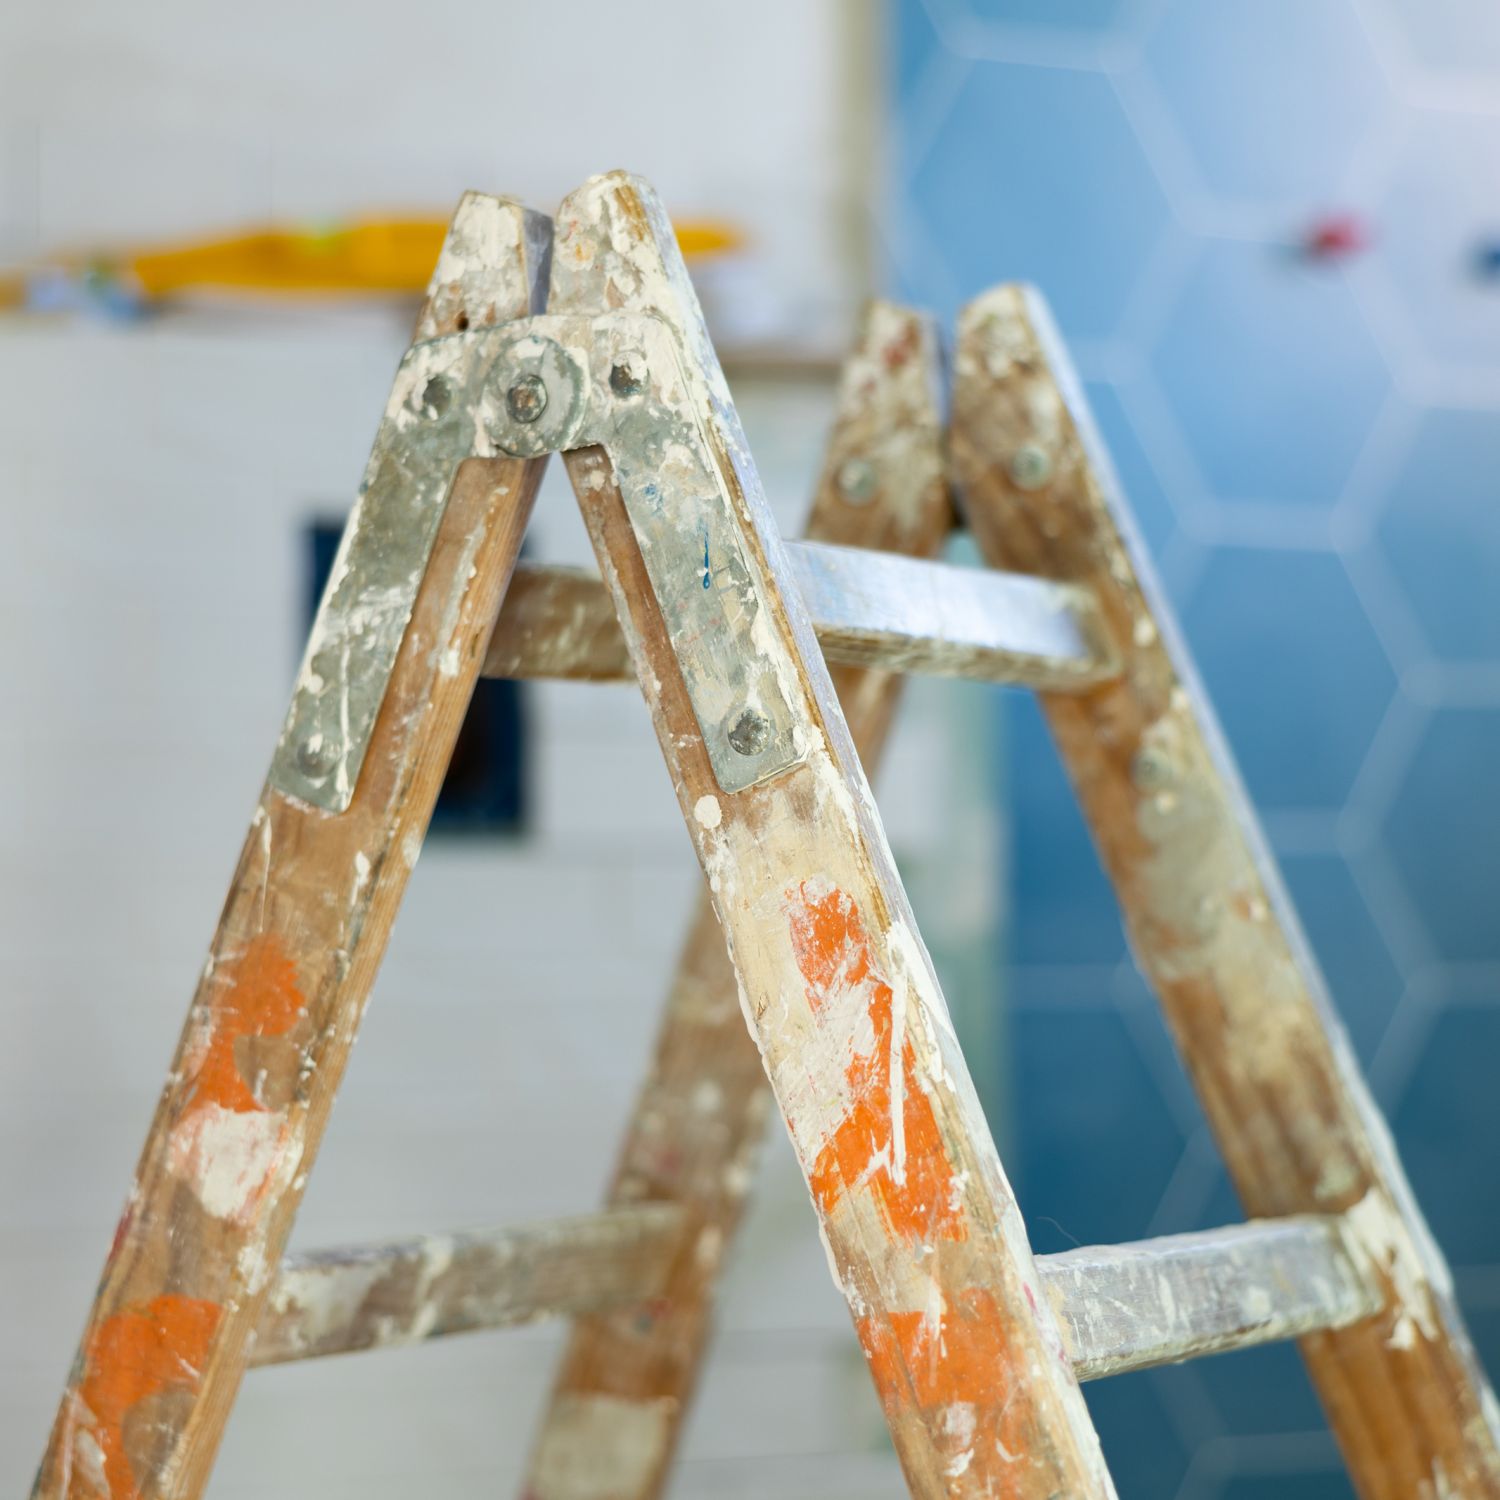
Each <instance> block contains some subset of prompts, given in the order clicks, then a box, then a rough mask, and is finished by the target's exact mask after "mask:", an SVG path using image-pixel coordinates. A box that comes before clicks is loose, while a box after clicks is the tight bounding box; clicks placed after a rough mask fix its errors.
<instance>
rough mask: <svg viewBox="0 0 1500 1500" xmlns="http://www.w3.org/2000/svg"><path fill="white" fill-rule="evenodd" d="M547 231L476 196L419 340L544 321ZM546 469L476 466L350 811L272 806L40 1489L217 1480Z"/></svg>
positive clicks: (255, 830)
mask: <svg viewBox="0 0 1500 1500" xmlns="http://www.w3.org/2000/svg"><path fill="white" fill-rule="evenodd" d="M546 229H547V226H546V223H545V221H538V220H537V219H536V218H535V216H532V215H528V214H527V213H525V211H523V210H522V209H521V208H519V207H518V206H517V205H515V204H511V203H508V202H505V201H503V200H499V199H494V198H485V197H480V196H478V195H471V196H469V197H468V198H466V199H465V200H464V202H463V203H462V204H461V205H460V207H459V210H458V212H457V214H456V216H455V218H454V221H453V225H452V228H451V229H450V231H449V235H448V238H447V241H446V242H445V245H444V249H443V252H442V256H441V258H440V260H439V263H438V266H437V269H436V271H435V273H434V278H433V285H432V288H431V291H430V294H429V299H428V303H427V305H426V307H425V309H424V312H423V315H422V319H421V322H420V324H419V336H421V337H430V336H433V335H436V334H441V333H446V332H450V331H453V330H455V329H457V328H460V327H465V326H466V327H473V328H478V327H481V326H484V325H485V324H487V323H490V322H496V321H503V320H505V319H508V318H513V317H518V316H521V315H523V314H525V313H527V312H529V311H531V310H532V309H533V308H534V306H535V298H536V295H537V292H538V290H539V284H540V280H541V278H542V276H543V275H544V267H545V259H546V257H545V253H544V252H545V246H546V243H547V241H546ZM398 384H399V381H398ZM394 399H395V396H394V395H393V400H394ZM539 478H540V465H538V464H534V463H531V464H528V463H522V462H519V461H516V460H512V459H485V460H476V461H472V462H470V463H467V464H465V465H464V466H463V467H462V469H460V471H459V473H458V476H457V479H456V481H455V483H454V485H453V488H452V491H451V494H450V496H449V499H448V502H447V506H446V510H445V513H444V517H443V521H442V524H441V527H440V529H439V531H438V534H437V538H436V542H435V544H434V547H433V550H432V553H431V556H430V559H429V561H428V564H427V568H426V571H425V574H424V576H423V578H422V581H421V584H420V588H419V590H418V593H417V598H416V603H415V607H414V609H413V612H412V615H411V620H410V624H409V625H408V627H407V629H406V631H405V635H404V638H403V640H402V644H401V648H400V653H399V656H398V658H397V661H396V665H395V669H394V672H393V674H392V676H391V679H390V683H389V687H388V689H387V692H386V695H385V698H384V702H383V706H382V708H381V710H380V713H379V716H378V718H377V720H376V722H375V727H374V732H373V735H372V737H371V740H370V744H369V750H368V753H367V755H366V757H365V760H364V766H363V770H362V773H361V775H360V777H359V780H358V783H357V785H356V786H355V787H354V789H353V800H352V802H351V804H350V806H349V808H348V811H347V812H345V813H343V814H341V815H337V816H332V815H329V814H327V813H324V812H321V811H318V810H316V809H314V808H311V807H309V806H307V805H305V804H304V803H301V802H299V801H295V800H293V799H291V798H288V797H286V796H283V795H282V794H281V793H279V792H278V791H276V790H275V789H274V788H272V786H271V785H270V784H269V783H268V784H267V787H266V789H265V791H264V792H263V794H262V796H261V801H260V805H259V807H258V808H257V810H256V813H255V816H254V818H253V820H252V823H251V828H250V832H249V836H248V838H247V840H246V843H245V847H244V852H243V853H242V855H241V856H240V861H239V865H238V868H237V869H236V871H235V875H234V880H233V883H232V885H231V887H230V891H229V897H228V900H227V901H226V903H225V906H224V911H223V915H222V917H221V919H220V923H219V930H218V933H217V934H216V936H215V938H214V941H213V944H212V947H211V950H210V954H209V959H208V963H207V965H206V966H205V968H204V971H203V976H202V979H201V981H200V983H199V986H198V992H197V995H196V997H195V999H194V1001H193V1004H192V1008H191V1010H190V1011H189V1014H188V1019H187V1024H186V1027H185V1029H184V1031H183V1035H182V1040H181V1042H180V1044H179V1047H178V1051H177V1056H176V1059H175V1061H174V1063H173V1065H172V1071H171V1073H170V1075H169V1076H168V1079H167V1084H166V1088H165V1089H164V1090H163V1092H162V1095H161V1099H160V1102H159V1104H158V1106H157V1110H156V1117H155V1119H154V1121H153V1122H152V1126H151V1131H150V1134H149V1136H148V1138H147V1141H146V1145H145V1148H144V1150H143V1152H142V1155H141V1159H140V1164H139V1166H138V1168H137V1172H136V1177H135V1182H134V1186H133V1187H132V1189H131V1192H130V1196H129V1201H128V1202H127V1204H126V1207H125V1212H124V1215H123V1217H122V1218H121V1220H120V1224H119V1228H118V1230H117V1231H116V1234H115V1241H114V1247H113V1249H112V1250H111V1252H110V1255H109V1259H108V1262H107V1264H106V1266H105V1269H104V1275H103V1279H102V1281H101V1284H100V1287H99V1292H98V1297H97V1300H96V1302H95V1304H94V1307H93V1310H92V1313H91V1315H90V1318H89V1321H88V1325H87V1327H86V1329H85V1331H84V1336H83V1341H82V1345H81V1347H80V1349H79V1352H78V1356H77V1359H76V1361H75V1364H74V1367H73V1372H72V1374H71V1376H70V1378H69V1381H68V1386H67V1390H66V1391H65V1393H64V1395H63V1399H62V1403H61V1406H60V1408H59V1411H58V1416H57V1421H56V1424H55V1426H54V1428H53V1431H52V1435H51V1438H50V1441H49V1443H48V1446H47V1451H46V1455H45V1457H44V1459H43V1461H42V1466H41V1471H40V1474H39V1475H38V1479H37V1485H36V1491H35V1493H36V1495H37V1496H39V1497H46V1500H54V1497H64V1496H74V1497H79V1500H83V1497H107V1500H165V1497H168V1496H171V1497H173V1500H186V1497H193V1496H197V1495H198V1494H200V1493H201V1491H202V1489H203V1486H204V1484H205V1483H206V1481H207V1477H208V1472H209V1468H210V1466H211V1464H212V1462H213V1458H214V1454H215V1452H216V1451H217V1448H218V1444H219V1439H220V1436H221V1434H222V1430H223V1426H224V1422H225V1420H226V1418H227V1416H228V1412H229V1407H230V1403H231V1402H232V1401H233V1399H234V1395H235V1392H236V1390H237V1388H238V1386H239V1381H240V1376H241V1373H242V1371H243V1369H244V1366H245V1361H246V1354H247V1345H248V1342H249V1339H250V1337H251V1334H252V1333H253V1331H254V1329H255V1327H256V1325H257V1323H258V1322H259V1320H260V1316H261V1309H262V1305H263V1302H264V1299H265V1295H266V1292H267V1290H268V1287H269V1283H270V1281H271V1280H272V1272H274V1270H275V1269H276V1267H277V1266H278V1265H279V1264H280V1261H281V1254H282V1249H283V1246H284V1243H285V1240H286V1236H287V1232H288V1230H289V1228H290V1225H291V1221H292V1217H293V1215H294V1213H295V1211H296V1207H297V1204H298V1202H299V1200H300V1198H301V1193H302V1188H303V1184H304V1182H305V1181H306V1178H307V1173H308V1170H309V1169H310V1167H311V1165H312V1161H313V1157H314V1155H315V1153H316V1150H317V1146H318V1143H319V1140H320V1139H321V1136H322V1133H323V1128H324V1125H325V1123H326V1121H327V1117H328V1112H329V1110H330V1108H331V1106H332V1103H333V1097H334V1093H335V1091H336V1089H337V1087H338V1083H339V1079H340V1078H341V1076H342V1074H343V1069H344V1064H345V1062H346V1061H347V1058H348V1055H349V1049H350V1047H351V1046H352V1044H353V1041H354V1034H355V1030H356V1028H357V1026H358V1023H359V1018H360V1014H361V1012H362V1010H363V1007H364V1002H365V999H366V997H367V995H368V993H369V989H370V985H371V983H372V982H373V979H374V975H375V970H376V968H377V966H378V964H379V961H380V958H381V954H382V952H383V950H384V947H385V941H386V937H387V935H388V933H389V931H390V926H391V922H392V919H393V918H394V915H395V911H396V907H397V904H398V903H399V901H400V898H401V893H402V891H403V889H404V887H405V884H406V879H407V875H408V873H409V871H410V869H411V866H412V865H413V864H414V863H415V860H416V856H417V852H418V850H419V849H420V847H421V842H422V837H423V834H424V832H425V830H426V826H427V821H428V818H429V816H430V814H431V810H432V805H433V803H434V801H435V799H436V797H437V791H438V787H439V785H440V783H441V780H442V776H443V772H444V770H445V768H446V766H447V763H448V759H449V755H450V753H451V750H452V745H453V742H454V739H455V737H456V736H457V733H458V729H459V725H460V723H461V721H462V719H463V715H464V712H465V709H466V707H467V705H468V701H469V697H470V695H471V693H472V690H473V685H474V681H475V679H476V677H477V675H478V671H479V664H480V662H481V660H482V659H483V655H484V648H485V646H486V644H487V640H488V636H489V633H490V629H491V627H492V625H493V622H494V619H495V616H496V614H497V612H498V609H499V605H500V600H501V597H502V596H503V594H504V592H505V585H506V581H507V580H508V578H509V576H510V572H511V569H512V567H513V566H514V563H515V558H516V554H517V551H518V550H519V547H520V542H521V536H522V533H523V531H524V529H525V525H526V520H527V517H528V515H529V513H530V509H531V503H532V499H533V495H534V492H535V487H536V482H537V480H538V479H539Z"/></svg>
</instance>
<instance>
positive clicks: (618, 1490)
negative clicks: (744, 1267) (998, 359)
mask: <svg viewBox="0 0 1500 1500" xmlns="http://www.w3.org/2000/svg"><path fill="white" fill-rule="evenodd" d="M939 359H940V355H939V349H938V342H937V334H936V330H935V329H934V328H933V327H932V326H931V324H930V323H929V322H928V321H927V320H926V319H925V318H924V317H922V316H921V315H919V314H916V313H913V312H911V311H909V310H906V309H903V308H899V307H896V306H895V305H893V304H891V303H886V302H876V303H873V304H871V305H870V307H869V308H868V309H867V310H866V313H865V316H864V319H863V322H862V326H861V330H860V335H859V339H858V341H857V344H856V347H855V350H854V352H853V353H852V354H851V356H850V357H849V359H848V360H847V361H846V362H845V364H844V366H843V368H842V371H841V376H840V383H839V394H838V400H837V408H836V415H835V419H834V425H833V430H832V432H831V434H830V439H829V444H828V449H827V453H826V455H825V458H824V462H823V466H822V471H821V476H820V479H819V481H818V484H817V488H816V490H815V497H814V500H813V504H812V509H811V513H810V515H809V518H808V523H807V528H806V531H807V535H808V536H809V537H813V538H815V539H817V540H820V541H826V542H844V543H849V544H851V545H853V544H858V545H860V546H862V547H871V548H886V549H890V550H892V551H895V550H898V549H899V550H900V551H902V552H907V553H911V554H913V555H916V556H922V557H927V556H932V555H934V554H935V553H936V552H937V551H938V550H939V549H940V547H941V546H942V543H943V540H944V538H945V537H946V536H947V535H948V533H949V531H950V530H951V528H952V525H953V511H952V502H951V500H950V498H949V496H948V491H947V481H946V477H945V475H944V472H943V458H942V432H941V421H940V414H939V401H940V396H939V383H938V382H939V375H940V368H939ZM600 592H601V595H602V596H603V597H604V599H605V604H606V607H607V608H608V609H609V612H610V621H611V623H612V624H615V616H614V605H613V603H612V601H610V600H609V599H608V596H607V595H604V594H603V585H602V584H601V585H600ZM615 629H616V633H617V635H618V625H617V624H616V625H615ZM619 639H620V642H621V649H622V650H623V647H624V637H623V636H620V637H619ZM632 675H633V674H632ZM832 676H833V680H834V683H835V686H836V688H837V691H838V693H839V697H840V700H841V702H842V703H843V705H844V710H845V717H846V718H847V719H848V722H849V729H850V734H851V736H852V738H853V740H854V743H855V745H856V747H857V749H858V750H859V753H860V755H861V758H862V759H863V762H864V764H865V766H866V768H867V770H869V769H873V767H874V764H875V763H876V761H877V760H878V758H879V756H880V752H881V749H882V747H883V744H884V741H885V737H886V731H887V728H888V726H889V723H890V718H891V714H892V711H893V709H894V706H895V703H896V700H897V698H898V696H899V694H900V690H901V678H900V677H899V676H898V675H895V674H892V673H888V672H878V671H871V670H866V669H862V668H858V667H843V668H836V669H834V671H833V673H832ZM770 1104H771V1099H770V1091H769V1088H768V1086H767V1083H766V1075H765V1070H764V1069H763V1068H762V1066H761V1061H760V1054H759V1053H758V1052H757V1050H756V1047H755V1043H754V1042H753V1040H752V1039H751V1037H750V1034H749V1033H748V1032H747V1030H746V1028H745V1021H744V1017H743V1016H742V1015H741V1013H740V1004H739V999H738V996H737V994H736V987H735V976H734V970H733V968H732V967H731V965H730V961H729V957H728V954H727V953H726V951H725V947H724V935H723V932H722V931H721V929H720V927H719V922H718V918H717V917H716V916H715V914H714V909H713V904H712V902H711V900H710V899H709V895H708V892H707V891H704V892H702V893H701V894H700V895H699V897H698V900H697V903H696V907H695V911H694V915H693V918H692V922H691V926H690V928H689V933H688V938H687V942H686V944H685V946H684V948H683V951H682V955H681V958H680V960H679V963H678V968H677V973H676V976H675V978H674V980H673V983H672V985H671V987H670V989H669V991H668V996H667V1001H666V1006H665V1012H664V1015H663V1018H662V1024H661V1028H660V1031H659V1033H658V1037H657V1042H656V1048H655V1054H654V1058H653V1062H652V1066H651V1071H650V1073H649V1075H648V1077H647V1080H646V1083H645V1085H644V1087H643V1088H642V1090H641V1093H640V1095H639V1097H638V1099H637V1102H636V1105H635V1109H634V1112H633V1115H632V1117H631V1119H630V1121H629V1123H628V1124H627V1126H626V1130H625V1137H624V1141H623V1144H622V1148H621V1152H620V1156H619V1161H618V1165H617V1168H616V1172H615V1177H614V1181H613V1183H612V1185H611V1188H610V1192H609V1201H610V1203H611V1204H614V1205H617V1206H618V1205H626V1204H634V1203H639V1202H642V1201H648V1202H660V1201H666V1202H671V1203H674V1204H677V1205H678V1206H680V1207H681V1208H682V1209H683V1211H684V1212H685V1213H687V1214H688V1215H689V1218H690V1225H691V1227H690V1230H689V1231H688V1238H689V1241H690V1242H691V1243H693V1244H697V1245H700V1246H705V1247H711V1251H712V1253H703V1252H702V1251H700V1253H697V1254H683V1255H679V1256H678V1257H677V1260H676V1262H675V1264H674V1265H673V1267H672V1272H671V1276H670V1278H669V1281H668V1284H667V1285H666V1287H665V1288H663V1289H662V1291H661V1293H660V1295H658V1296H656V1297H654V1298H653V1299H651V1300H649V1301H647V1300H646V1299H642V1305H637V1306H632V1307H621V1308H618V1309H613V1310H610V1311H608V1312H605V1313H601V1314H598V1315H595V1316H592V1317H588V1318H583V1319H580V1320H579V1321H578V1323H577V1324H576V1325H575V1327H574V1330H573V1333H572V1335H571V1338H570V1340H569V1343H568V1347H567V1349H566V1351H565V1353H564V1356H563V1360H562V1363H561V1365H560V1367H559V1372H558V1378H557V1383H556V1386H555V1389H554V1391H553V1395H552V1399H551V1402H550V1405H549V1407H548V1410H547V1412H546V1413H545V1414H544V1417H543V1422H542V1427H541V1430H540V1433H539V1437H538V1443H537V1447H536V1451H535V1454H534V1456H533V1461H532V1484H533V1487H534V1488H537V1487H538V1486H541V1487H540V1488H537V1493H538V1494H539V1495H543V1496H545V1495H547V1494H548V1493H549V1491H548V1489H547V1488H546V1487H545V1486H546V1485H547V1484H548V1483H550V1484H552V1485H553V1486H554V1487H555V1486H556V1484H557V1481H556V1478H555V1476H556V1474H557V1473H558V1471H559V1470H560V1469H562V1468H563V1465H564V1464H565V1462H566V1456H567V1455H566V1449H567V1448H568V1447H569V1446H570V1445H571V1444H574V1443H576V1442H577V1440H578V1432H579V1429H580V1427H582V1428H585V1429H586V1430H587V1432H588V1434H589V1440H590V1442H591V1443H592V1444H593V1445H594V1446H595V1448H596V1449H597V1450H598V1451H600V1452H605V1451H610V1450H612V1449H616V1448H619V1447H623V1446H625V1445H626V1443H627V1441H628V1437H629V1434H630V1432H631V1431H632V1429H634V1428H639V1426H640V1425H641V1424H642V1422H643V1420H644V1421H650V1422H652V1423H653V1425H654V1426H655V1427H656V1428H657V1430H658V1431H659V1432H661V1433H662V1437H661V1441H660V1442H658V1443H656V1444H655V1445H654V1447H653V1450H652V1452H653V1458H654V1461H653V1462H652V1463H651V1464H649V1465H642V1466H641V1467H640V1468H639V1469H638V1470H632V1471H629V1472H621V1471H619V1470H616V1471H615V1472H614V1473H613V1474H612V1476H611V1488H610V1494H611V1497H612V1500H649V1497H654V1496H656V1495H658V1494H660V1493H661V1491H662V1489H663V1487H664V1486H665V1484H666V1480H667V1477H668V1475H669V1472H670V1468H669V1466H670V1462H671V1457H672V1454H673V1452H674V1451H675V1448H676V1445H677V1441H678V1439H679V1438H680V1435H681V1431H682V1426H683V1422H684V1420H685V1419H686V1416H687V1412H688V1409H689V1405H690V1401H691V1398H692V1395H693V1391H694V1388H695V1386H696V1383H697V1380H698V1377H699V1372H700V1370H701V1367H702V1365H703V1362H704V1358H705V1354H706V1349H707V1344H708V1340H709V1337H710V1334H711V1323H712V1318H713V1312H714V1299H715V1293H716V1290H717V1286H718V1283H719V1280H720V1277H721V1272H722V1267H723V1265H724V1262H725V1259H726V1257H727V1255H728V1252H729V1250H730V1249H731V1246H732V1242H733V1237H734V1234H735V1232H736V1229H737V1227H738V1223H739V1219H740V1214H741V1210H742V1206H743V1202H744V1198H745V1195H746V1194H747V1192H748V1190H749V1187H750V1185H751V1181H752V1176H753V1171H754V1164H755V1160H756V1156H757V1153H758V1150H759V1147H760V1144H761V1141H762V1139H763V1137H764V1132H765V1120H766V1115H767V1111H768V1109H769V1107H770ZM643 1411H644V1412H646V1413H648V1414H649V1415H648V1416H646V1417H645V1418H643V1417H642V1415H641V1414H642V1412H643ZM549 1475H551V1476H553V1478H551V1479H550V1480H549V1478H548V1476H549ZM575 1493H583V1490H582V1488H581V1486H580V1487H579V1488H578V1489H577V1490H575Z"/></svg>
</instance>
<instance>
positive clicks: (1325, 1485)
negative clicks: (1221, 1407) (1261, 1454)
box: [1210, 1457, 1355, 1500]
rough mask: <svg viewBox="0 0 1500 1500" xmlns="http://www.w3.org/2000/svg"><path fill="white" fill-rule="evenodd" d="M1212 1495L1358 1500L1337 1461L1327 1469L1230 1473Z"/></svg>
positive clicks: (1246, 1499)
mask: <svg viewBox="0 0 1500 1500" xmlns="http://www.w3.org/2000/svg"><path fill="white" fill-rule="evenodd" d="M1250 1462H1251V1463H1254V1462H1255V1459H1254V1458H1253V1457H1252V1458H1251V1459H1250ZM1210 1494H1211V1495H1212V1496H1213V1497H1214V1500H1355V1496H1354V1486H1353V1485H1352V1484H1351V1483H1350V1482H1349V1475H1348V1474H1347V1473H1346V1472H1345V1470H1344V1468H1343V1466H1342V1465H1339V1464H1338V1463H1337V1461H1336V1460H1334V1461H1333V1462H1332V1463H1330V1465H1329V1466H1328V1467H1326V1468H1323V1467H1320V1468H1317V1469H1299V1470H1295V1471H1291V1472H1288V1471H1287V1470H1286V1469H1284V1468H1282V1467H1280V1466H1277V1467H1276V1468H1273V1469H1272V1470H1271V1471H1270V1472H1269V1473H1264V1472H1253V1471H1252V1472H1249V1473H1246V1472H1243V1471H1241V1472H1239V1473H1231V1474H1230V1475H1229V1476H1228V1477H1227V1478H1225V1480H1224V1482H1223V1483H1222V1484H1221V1485H1220V1486H1219V1487H1218V1488H1217V1489H1215V1490H1212V1491H1210Z"/></svg>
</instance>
